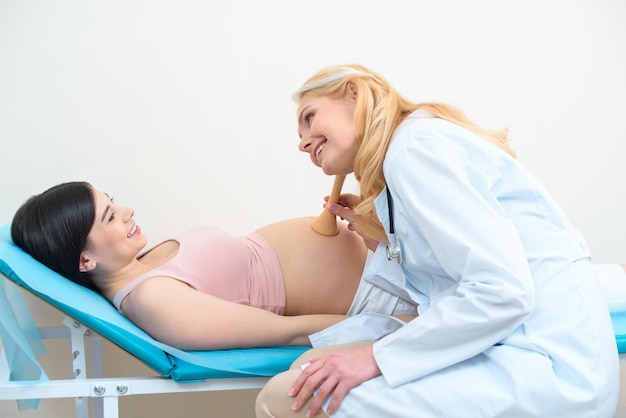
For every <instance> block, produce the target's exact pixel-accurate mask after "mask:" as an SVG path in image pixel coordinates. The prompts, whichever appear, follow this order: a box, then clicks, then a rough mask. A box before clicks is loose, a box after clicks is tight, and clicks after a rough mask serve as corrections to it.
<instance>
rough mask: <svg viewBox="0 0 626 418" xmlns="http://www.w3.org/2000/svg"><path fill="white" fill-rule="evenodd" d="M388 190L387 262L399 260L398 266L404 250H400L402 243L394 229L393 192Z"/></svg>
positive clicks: (387, 188)
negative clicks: (397, 239) (397, 238)
mask: <svg viewBox="0 0 626 418" xmlns="http://www.w3.org/2000/svg"><path fill="white" fill-rule="evenodd" d="M386 190H387V210H388V212H389V236H390V240H389V244H387V260H389V261H391V260H394V259H395V260H397V261H398V264H400V261H401V260H402V249H401V248H400V243H399V242H398V241H396V237H395V233H394V232H395V231H394V227H393V200H392V199H391V192H390V191H389V187H386Z"/></svg>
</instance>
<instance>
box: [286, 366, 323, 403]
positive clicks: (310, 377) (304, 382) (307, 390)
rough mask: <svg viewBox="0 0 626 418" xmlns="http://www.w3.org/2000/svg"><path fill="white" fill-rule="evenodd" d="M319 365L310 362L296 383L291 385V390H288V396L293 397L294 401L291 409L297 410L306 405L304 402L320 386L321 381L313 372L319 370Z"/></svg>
mask: <svg viewBox="0 0 626 418" xmlns="http://www.w3.org/2000/svg"><path fill="white" fill-rule="evenodd" d="M319 368H320V364H319V363H318V364H316V363H315V362H311V363H309V364H308V366H307V367H306V368H305V369H304V370H302V372H301V373H300V375H299V376H298V378H297V379H296V381H295V382H294V383H293V385H292V387H291V389H289V396H295V397H296V400H295V402H294V404H293V409H294V410H298V409H300V408H301V407H302V405H304V404H305V403H306V401H307V400H308V399H309V398H310V397H311V396H313V393H314V391H315V389H317V387H318V386H319V385H320V384H321V382H322V381H323V380H320V379H322V378H321V376H320V375H319V374H316V373H315V372H316V371H317V370H319Z"/></svg>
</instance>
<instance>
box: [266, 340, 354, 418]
mask: <svg viewBox="0 0 626 418" xmlns="http://www.w3.org/2000/svg"><path fill="white" fill-rule="evenodd" d="M362 344H364V343H354V344H344V345H335V346H329V347H320V348H313V349H311V350H309V351H307V352H305V353H304V354H302V355H301V356H300V357H298V358H297V359H296V361H294V362H293V363H292V364H291V367H290V368H289V370H287V371H285V372H282V373H280V374H277V375H276V376H274V377H273V378H271V379H270V380H269V382H267V384H266V385H265V387H264V388H263V389H262V390H261V392H260V393H259V395H258V396H257V398H256V417H257V418H296V417H299V418H306V411H308V409H309V407H310V405H311V402H312V401H313V397H311V398H309V400H308V401H307V403H306V404H305V405H304V406H303V407H302V408H300V410H299V411H293V410H292V409H291V405H292V404H293V402H294V401H295V398H292V397H291V396H289V395H288V394H287V392H289V389H291V386H292V385H293V383H294V382H295V381H296V379H297V378H298V376H300V372H301V371H302V369H300V366H301V365H303V364H306V363H308V362H309V361H311V359H314V358H317V357H321V356H323V355H324V354H327V353H333V352H336V351H339V350H342V349H345V348H351V347H358V346H360V345H362ZM324 417H328V415H326V414H325V413H324V412H323V411H320V412H318V413H317V414H316V415H314V418H324ZM312 418H313V417H312Z"/></svg>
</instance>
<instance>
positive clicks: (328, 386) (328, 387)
mask: <svg viewBox="0 0 626 418" xmlns="http://www.w3.org/2000/svg"><path fill="white" fill-rule="evenodd" d="M336 387H337V379H336V378H334V377H333V376H329V377H328V378H326V379H325V380H324V383H322V384H321V385H320V386H319V387H318V388H317V392H315V395H314V396H313V401H312V402H311V405H310V406H309V410H308V411H307V416H310V417H314V416H315V414H317V413H318V411H319V410H320V409H322V406H324V402H326V399H328V398H329V397H330V396H331V395H333V397H334V394H333V392H334V390H335V388H336ZM342 398H343V397H342ZM340 401H341V400H340ZM337 405H339V404H337ZM329 415H330V413H329Z"/></svg>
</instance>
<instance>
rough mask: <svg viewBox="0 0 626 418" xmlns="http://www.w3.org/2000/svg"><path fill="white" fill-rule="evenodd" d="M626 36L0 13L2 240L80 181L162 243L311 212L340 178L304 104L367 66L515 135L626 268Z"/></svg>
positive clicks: (171, 10)
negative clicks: (301, 114) (334, 71)
mask: <svg viewBox="0 0 626 418" xmlns="http://www.w3.org/2000/svg"><path fill="white" fill-rule="evenodd" d="M624 22H626V3H625V2H622V1H620V0H594V1H582V0H577V1H571V0H552V1H550V0H548V1H546V0H527V1H523V2H522V1H500V0H492V1H488V0H482V1H466V0H445V1H423V0H397V1H393V0H391V1H385V2H383V1H373V0H317V1H315V2H311V1H306V2H304V1H294V0H269V1H256V0H230V1H221V2H217V1H202V0H177V1H174V0H161V1H157V0H146V1H138V0H126V1H121V0H110V1H106V2H105V1H100V2H96V1H79V0H73V1H72V0H56V1H54V2H52V1H43V0H41V1H34V0H0V156H1V164H0V202H1V204H0V224H4V223H8V222H10V220H11V217H12V214H13V213H14V211H15V210H16V208H17V207H18V206H19V205H20V204H21V203H22V202H23V201H24V200H25V199H26V198H27V197H28V196H30V195H32V194H34V193H38V192H40V191H42V190H43V189H45V188H47V187H49V186H51V185H53V184H56V183H59V182H63V181H68V180H88V181H91V182H92V183H93V184H94V185H95V186H96V187H98V188H100V189H102V190H105V191H107V192H109V193H110V194H112V195H113V196H115V198H116V200H117V202H119V203H122V204H127V205H130V206H132V207H134V209H135V210H136V215H135V218H136V220H137V222H138V224H139V225H140V226H142V228H143V230H144V232H146V233H147V234H148V237H149V239H150V241H151V243H155V242H157V241H158V240H160V239H162V238H164V237H166V236H169V235H170V234H173V233H176V232H179V231H181V230H182V229H184V228H187V227H190V226H193V225H196V224H200V223H210V224H215V225H219V226H221V227H222V228H224V229H226V230H228V231H230V232H232V233H234V234H243V233H246V232H248V231H251V230H252V229H254V228H255V227H257V226H261V225H264V224H267V223H270V222H273V221H276V220H279V219H283V218H288V217H295V216H302V215H310V214H317V213H319V211H320V210H321V208H322V206H321V205H322V197H323V196H324V195H325V194H327V193H328V192H329V191H330V187H331V184H332V179H330V178H328V177H325V176H324V175H323V174H322V173H321V172H320V171H319V170H318V169H316V168H315V167H313V166H312V165H311V164H310V163H309V160H308V157H307V156H306V155H304V154H301V153H299V152H298V151H297V142H298V141H297V135H296V129H295V128H296V124H295V117H294V114H295V104H294V103H293V102H292V101H291V93H292V92H293V91H294V90H295V89H297V88H298V87H299V86H300V84H301V83H302V82H303V81H304V80H305V79H306V78H307V77H308V76H309V75H311V74H312V73H313V72H315V71H316V70H318V69H319V68H321V67H324V66H326V65H329V64H338V63H346V62H358V63H362V64H365V65H367V66H369V67H371V68H372V69H375V70H377V71H379V72H381V73H382V74H383V75H385V76H386V77H387V78H388V79H389V80H390V81H391V82H392V83H394V84H395V85H396V86H397V87H398V88H399V89H400V90H401V91H402V92H404V93H405V95H407V96H408V97H410V98H411V99H414V100H437V101H445V102H449V103H452V104H455V105H458V106H460V107H461V108H462V109H464V110H465V111H466V112H467V113H468V114H469V115H470V117H472V118H473V119H474V120H476V121H477V122H479V123H481V124H483V125H484V126H485V127H489V128H494V129H498V128H501V127H505V126H507V127H509V128H510V136H511V139H512V141H513V146H514V148H515V149H516V150H517V151H518V153H519V158H520V160H522V161H523V162H525V163H526V165H527V166H528V167H529V168H530V169H531V171H533V172H534V173H536V174H537V175H538V176H539V177H540V178H541V179H542V180H543V181H544V182H545V183H546V185H547V186H548V188H549V189H551V190H552V192H553V193H554V195H555V197H556V199H557V201H558V202H560V204H561V205H562V207H563V209H564V210H565V212H566V213H567V214H568V215H569V217H570V218H571V220H572V222H573V223H574V224H575V225H576V226H577V227H578V228H580V229H581V230H582V231H583V232H584V233H585V235H586V236H587V238H588V241H589V244H590V246H591V249H592V252H593V253H594V255H595V260H596V261H597V262H611V261H620V262H626V220H625V219H626V216H624V215H626V193H624V187H625V184H624V179H625V178H626V165H625V164H624V163H623V162H622V161H623V159H624V153H623V151H624V148H625V143H626V133H625V132H626V131H625V129H624V122H625V121H626V119H625V118H626V77H625V76H624V74H626V41H625V40H626V25H624ZM344 190H348V191H349V190H354V183H352V182H348V184H347V185H346V187H344ZM42 309H43V308H42ZM1 408H2V406H1V405H0V411H1ZM0 416H2V414H1V413H0ZM153 416H154V415H153Z"/></svg>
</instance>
